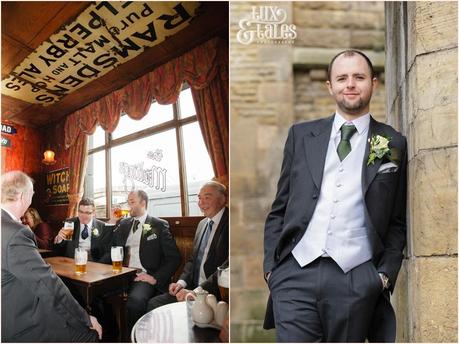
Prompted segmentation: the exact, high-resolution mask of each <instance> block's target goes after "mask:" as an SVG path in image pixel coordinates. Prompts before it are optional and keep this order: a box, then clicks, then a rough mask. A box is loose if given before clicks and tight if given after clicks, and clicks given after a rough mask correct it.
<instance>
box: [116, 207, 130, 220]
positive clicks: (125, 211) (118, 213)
mask: <svg viewBox="0 0 459 344" xmlns="http://www.w3.org/2000/svg"><path fill="white" fill-rule="evenodd" d="M114 214H115V216H116V217H117V218H121V217H123V218H124V217H126V216H127V215H129V209H122V208H120V207H117V208H116V209H115V210H114Z"/></svg>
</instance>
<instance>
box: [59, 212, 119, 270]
mask: <svg viewBox="0 0 459 344" xmlns="http://www.w3.org/2000/svg"><path fill="white" fill-rule="evenodd" d="M66 221H68V222H73V223H74V224H75V227H74V229H75V230H74V231H73V236H72V240H70V241H66V240H63V241H61V242H60V243H59V244H54V251H55V253H56V254H57V255H59V256H65V257H70V258H73V257H74V256H75V249H76V248H77V247H78V245H79V242H80V220H79V218H78V217H73V218H71V219H67V220H66ZM95 228H97V231H98V232H99V233H98V234H99V235H97V236H95V235H91V255H90V256H89V258H90V259H89V260H91V261H94V262H99V261H100V259H101V258H102V256H103V255H104V254H105V253H107V252H109V251H110V243H111V241H112V236H113V226H105V223H104V222H102V221H99V220H97V219H93V220H92V227H91V228H89V230H90V231H91V232H93V230H94V229H95ZM109 263H111V262H109Z"/></svg>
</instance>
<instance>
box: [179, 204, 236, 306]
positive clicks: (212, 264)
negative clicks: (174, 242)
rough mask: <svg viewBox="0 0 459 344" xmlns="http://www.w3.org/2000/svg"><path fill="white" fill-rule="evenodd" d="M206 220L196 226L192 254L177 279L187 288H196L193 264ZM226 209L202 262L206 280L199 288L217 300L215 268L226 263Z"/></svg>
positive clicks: (218, 293) (218, 295)
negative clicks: (183, 282)
mask: <svg viewBox="0 0 459 344" xmlns="http://www.w3.org/2000/svg"><path fill="white" fill-rule="evenodd" d="M206 224H207V218H205V219H203V220H202V221H201V222H199V224H198V228H197V230H196V234H195V236H194V240H193V253H192V254H191V255H190V258H189V259H188V261H187V262H186V264H185V266H184V267H183V272H182V274H181V275H180V278H179V279H182V280H184V281H185V282H186V283H187V288H188V289H189V288H192V289H194V288H196V287H197V286H196V285H194V283H193V280H194V262H195V261H196V256H197V254H198V250H199V242H200V241H201V236H202V232H203V230H204V229H205V228H206ZM228 233H229V232H228V208H225V211H224V212H223V215H222V218H221V220H220V223H219V224H218V227H217V229H216V231H215V234H214V237H213V239H212V243H211V244H210V248H209V252H208V254H207V258H206V261H205V262H204V273H205V275H206V278H207V280H206V281H205V282H203V283H202V284H201V287H202V288H203V289H205V290H207V291H208V292H209V293H211V294H214V295H215V296H216V297H217V298H219V299H220V298H221V297H220V292H219V290H218V281H217V277H218V276H217V267H219V266H221V265H223V264H224V263H225V262H227V261H228V237H229V235H228Z"/></svg>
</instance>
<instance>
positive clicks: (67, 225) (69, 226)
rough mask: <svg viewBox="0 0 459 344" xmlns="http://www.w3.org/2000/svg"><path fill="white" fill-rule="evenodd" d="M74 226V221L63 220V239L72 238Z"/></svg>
mask: <svg viewBox="0 0 459 344" xmlns="http://www.w3.org/2000/svg"><path fill="white" fill-rule="evenodd" d="M74 228H75V223H74V222H68V221H65V222H64V235H65V240H67V241H68V240H72V237H73V230H74Z"/></svg>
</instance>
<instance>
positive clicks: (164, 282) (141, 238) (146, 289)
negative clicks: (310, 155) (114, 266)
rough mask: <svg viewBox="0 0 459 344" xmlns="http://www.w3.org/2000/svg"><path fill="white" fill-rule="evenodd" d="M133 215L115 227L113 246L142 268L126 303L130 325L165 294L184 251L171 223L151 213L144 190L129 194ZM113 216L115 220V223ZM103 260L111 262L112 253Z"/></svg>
mask: <svg viewBox="0 0 459 344" xmlns="http://www.w3.org/2000/svg"><path fill="white" fill-rule="evenodd" d="M128 204H129V207H130V211H129V214H130V216H131V217H130V218H127V219H123V220H121V222H120V223H119V224H118V226H117V227H116V228H115V229H114V233H113V241H112V246H122V247H123V248H124V254H125V255H126V256H127V257H126V258H127V265H128V266H129V267H131V268H136V269H138V270H139V273H138V274H137V277H136V278H135V280H134V282H133V283H132V285H131V287H130V290H129V293H128V300H127V304H126V308H127V321H128V326H129V328H132V327H133V326H134V325H135V322H136V321H137V320H138V319H139V318H140V317H141V316H142V315H143V314H145V313H146V309H147V302H148V300H149V299H150V298H152V297H153V296H155V295H157V294H158V293H164V292H166V291H167V290H168V289H167V288H168V285H169V283H170V281H171V278H172V276H173V275H174V273H175V271H176V270H177V268H178V266H179V265H180V252H179V250H178V248H177V245H176V243H175V240H174V238H173V237H172V234H171V232H170V230H169V223H168V222H167V221H165V220H162V219H160V218H156V217H153V216H150V215H148V214H147V206H148V195H147V193H146V192H145V191H143V190H134V191H131V192H130V193H129V195H128ZM112 221H113V219H111V222H112ZM101 262H105V263H111V258H110V252H107V254H106V255H105V256H104V257H102V259H101Z"/></svg>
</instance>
